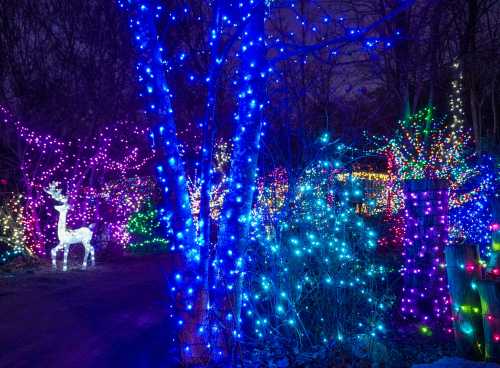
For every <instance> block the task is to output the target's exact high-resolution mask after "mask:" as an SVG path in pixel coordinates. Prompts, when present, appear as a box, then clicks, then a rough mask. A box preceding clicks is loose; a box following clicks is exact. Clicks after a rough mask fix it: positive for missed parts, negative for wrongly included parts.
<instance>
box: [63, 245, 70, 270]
mask: <svg viewBox="0 0 500 368" xmlns="http://www.w3.org/2000/svg"><path fill="white" fill-rule="evenodd" d="M68 251H69V244H64V261H63V271H67V270H68Z"/></svg>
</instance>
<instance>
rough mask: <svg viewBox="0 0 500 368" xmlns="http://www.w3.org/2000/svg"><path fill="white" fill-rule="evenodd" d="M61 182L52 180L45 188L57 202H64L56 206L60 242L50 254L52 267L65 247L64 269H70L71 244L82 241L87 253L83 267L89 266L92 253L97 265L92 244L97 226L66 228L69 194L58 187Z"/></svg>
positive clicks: (92, 262) (93, 261)
mask: <svg viewBox="0 0 500 368" xmlns="http://www.w3.org/2000/svg"><path fill="white" fill-rule="evenodd" d="M58 186H59V183H57V182H52V183H50V184H49V187H48V188H47V189H45V192H46V193H48V194H49V195H50V196H51V197H52V198H53V199H55V200H56V201H57V202H60V203H62V204H61V205H56V206H54V208H55V209H56V211H57V212H59V221H58V223H57V237H58V239H59V244H57V246H55V247H54V248H52V250H51V251H50V254H51V256H52V268H53V269H56V268H57V266H56V257H57V252H59V251H60V250H62V249H64V261H63V271H67V270H68V252H69V246H70V245H71V244H77V243H82V244H83V246H84V247H85V255H84V256H83V264H82V269H86V268H87V259H88V257H89V255H90V261H91V264H92V266H94V265H95V257H94V247H93V246H92V245H91V244H90V240H91V239H92V234H93V233H92V229H93V227H94V226H95V225H94V224H92V225H89V227H81V228H79V229H75V230H69V229H67V228H66V215H67V214H68V210H69V208H70V206H69V205H68V198H67V196H64V195H62V193H61V189H59V188H58Z"/></svg>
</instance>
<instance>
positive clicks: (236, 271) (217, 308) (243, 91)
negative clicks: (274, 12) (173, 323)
mask: <svg viewBox="0 0 500 368" xmlns="http://www.w3.org/2000/svg"><path fill="white" fill-rule="evenodd" d="M241 5H242V6H241V7H240V8H241V9H240V10H237V9H233V11H240V12H242V15H243V17H244V18H246V22H247V23H246V27H245V30H244V32H243V36H242V40H241V45H240V49H239V51H238V56H239V58H240V69H239V73H240V81H239V88H240V90H239V93H238V96H237V97H238V114H237V115H236V117H235V132H234V139H233V142H234V149H233V155H232V162H231V169H230V174H229V188H228V194H227V197H226V200H225V202H224V207H223V210H222V214H221V219H220V223H219V232H218V244H217V259H216V261H215V267H216V268H217V275H218V277H217V280H216V286H215V288H216V291H215V293H214V300H213V310H214V313H216V314H217V317H216V318H217V320H218V322H219V325H218V326H217V331H220V332H219V338H218V339H217V345H219V346H221V350H220V351H215V353H216V354H215V356H214V358H217V355H221V358H222V359H224V360H227V359H231V358H232V357H234V356H235V354H236V349H237V347H238V343H237V342H238V340H239V339H240V337H241V331H240V323H241V308H242V304H243V301H242V282H243V277H244V275H245V272H244V271H245V262H246V260H245V252H246V250H247V247H248V241H249V232H250V220H251V209H252V202H253V197H254V192H255V180H256V177H257V160H258V153H259V147H260V137H261V127H262V123H263V121H262V119H263V108H264V104H265V101H266V93H265V81H266V78H267V66H266V60H265V55H266V46H265V41H264V19H265V8H266V7H265V3H264V1H263V0H259V1H243V2H241ZM212 330H215V329H214V328H212Z"/></svg>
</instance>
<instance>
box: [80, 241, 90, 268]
mask: <svg viewBox="0 0 500 368" xmlns="http://www.w3.org/2000/svg"><path fill="white" fill-rule="evenodd" d="M83 246H84V247H85V255H84V256H83V264H82V270H84V269H86V268H87V259H88V258H89V253H90V244H89V243H87V242H85V243H83Z"/></svg>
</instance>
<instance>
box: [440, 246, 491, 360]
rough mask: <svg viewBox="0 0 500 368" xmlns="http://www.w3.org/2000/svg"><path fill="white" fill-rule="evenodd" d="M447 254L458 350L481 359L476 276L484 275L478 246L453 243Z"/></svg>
mask: <svg viewBox="0 0 500 368" xmlns="http://www.w3.org/2000/svg"><path fill="white" fill-rule="evenodd" d="M445 254H446V270H447V273H448V284H449V288H450V295H451V303H452V314H453V329H454V332H455V342H456V344H457V350H458V353H459V354H460V355H462V356H464V357H466V358H468V359H475V360H479V359H482V357H483V349H484V337H483V318H482V315H481V301H480V298H479V292H478V290H477V280H479V279H480V278H481V266H480V263H479V248H478V246H475V245H471V244H452V245H448V246H447V247H446V249H445Z"/></svg>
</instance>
